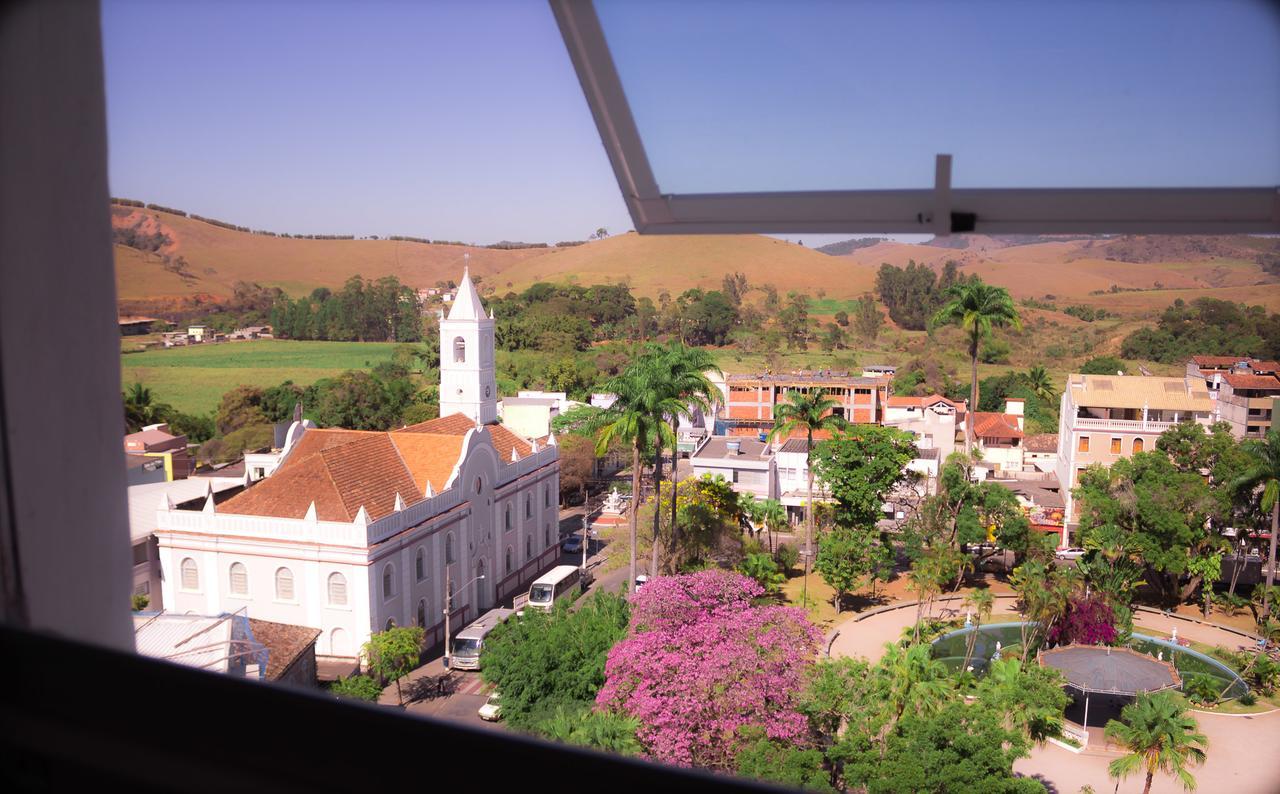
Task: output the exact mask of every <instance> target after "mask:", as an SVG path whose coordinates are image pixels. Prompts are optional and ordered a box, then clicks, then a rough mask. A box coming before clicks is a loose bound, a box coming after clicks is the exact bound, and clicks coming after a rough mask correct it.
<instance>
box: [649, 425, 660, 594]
mask: <svg viewBox="0 0 1280 794" xmlns="http://www.w3.org/2000/svg"><path fill="white" fill-rule="evenodd" d="M661 426H662V425H658V427H661ZM655 435H658V434H657V433H655ZM661 522H662V438H661V436H658V438H656V439H655V440H654V450H653V554H652V559H651V560H650V561H649V575H650V576H653V577H656V576H657V575H658V529H659V527H660V525H661Z"/></svg>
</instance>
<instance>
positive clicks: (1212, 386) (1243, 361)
mask: <svg viewBox="0 0 1280 794" xmlns="http://www.w3.org/2000/svg"><path fill="white" fill-rule="evenodd" d="M1256 360H1257V359H1253V358H1250V357H1248V356H1192V357H1191V358H1190V359H1189V360H1188V361H1187V377H1188V378H1196V379H1198V380H1201V381H1203V382H1204V387H1205V389H1207V390H1208V392H1209V396H1210V397H1215V398H1216V397H1217V396H1218V389H1219V388H1220V387H1221V386H1222V376H1223V375H1226V374H1227V373H1229V372H1236V371H1245V372H1247V371H1248V369H1249V364H1250V363H1252V362H1254V361H1256Z"/></svg>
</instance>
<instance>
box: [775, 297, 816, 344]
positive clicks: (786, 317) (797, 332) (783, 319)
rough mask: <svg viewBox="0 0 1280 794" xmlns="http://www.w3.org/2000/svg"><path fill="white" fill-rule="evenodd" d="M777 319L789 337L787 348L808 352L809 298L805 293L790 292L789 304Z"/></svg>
mask: <svg viewBox="0 0 1280 794" xmlns="http://www.w3.org/2000/svg"><path fill="white" fill-rule="evenodd" d="M777 317H778V325H779V326H780V327H781V328H782V332H783V333H784V334H785V335H786V337H787V347H788V348H789V349H794V350H808V349H809V296H808V295H806V294H804V293H803V292H788V293H787V304H786V306H785V307H783V309H782V311H781V312H779V313H778V315H777Z"/></svg>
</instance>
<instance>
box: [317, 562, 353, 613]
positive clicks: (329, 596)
mask: <svg viewBox="0 0 1280 794" xmlns="http://www.w3.org/2000/svg"><path fill="white" fill-rule="evenodd" d="M335 576H337V577H338V578H339V579H340V580H341V581H342V601H341V602H338V601H335V600H333V577H335ZM324 597H325V603H327V604H328V605H329V606H331V607H338V608H340V609H346V608H348V607H350V606H351V590H350V588H349V585H348V583H347V576H346V574H344V573H343V572H342V571H330V572H329V575H328V576H326V577H325V578H324Z"/></svg>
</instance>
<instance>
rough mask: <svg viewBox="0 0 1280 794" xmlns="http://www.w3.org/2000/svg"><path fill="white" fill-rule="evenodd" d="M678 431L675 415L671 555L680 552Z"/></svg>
mask: <svg viewBox="0 0 1280 794" xmlns="http://www.w3.org/2000/svg"><path fill="white" fill-rule="evenodd" d="M679 433H680V420H679V418H678V417H677V418H674V419H672V420H671V437H672V438H673V439H675V440H676V441H675V443H676V448H675V449H673V450H672V452H671V553H672V554H673V555H674V554H679V553H680V528H679V526H678V525H677V521H678V520H679V513H678V512H677V505H678V503H679V501H680V494H679V478H678V476H677V474H676V469H677V468H678V467H679V465H680V451H679V441H680V437H679ZM659 504H661V501H659ZM675 563H676V564H677V565H678V564H679V561H678V560H676V561H675Z"/></svg>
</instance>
